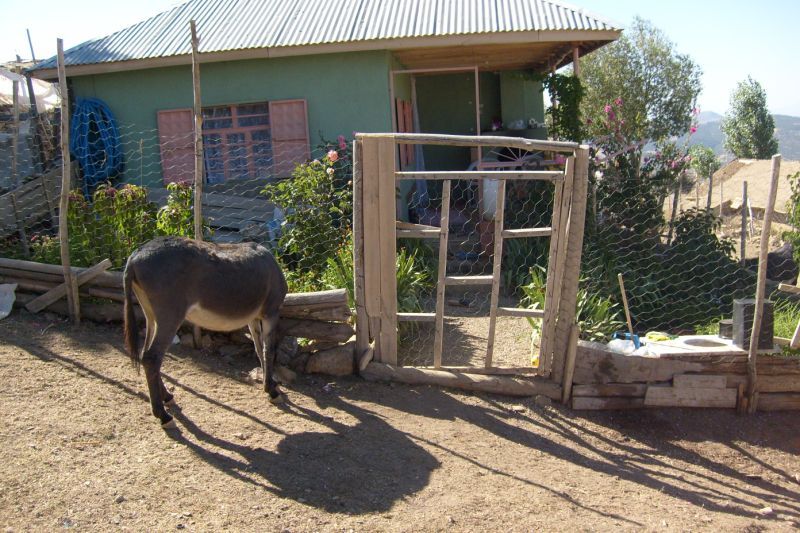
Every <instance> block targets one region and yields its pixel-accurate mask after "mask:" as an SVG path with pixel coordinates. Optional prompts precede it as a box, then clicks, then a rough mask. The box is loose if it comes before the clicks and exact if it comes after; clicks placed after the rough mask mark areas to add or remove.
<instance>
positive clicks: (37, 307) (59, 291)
mask: <svg viewBox="0 0 800 533" xmlns="http://www.w3.org/2000/svg"><path fill="white" fill-rule="evenodd" d="M109 268H111V260H110V259H103V260H102V261H100V262H99V263H97V264H96V265H94V266H93V267H91V268H88V269H86V270H84V271H83V272H81V273H80V274H78V275H77V276H76V278H75V283H76V284H77V285H78V286H80V285H83V284H84V283H86V282H87V281H89V280H91V279H93V278H95V277H96V276H98V275H99V274H100V273H102V272H105V271H106V270H108V269H109ZM66 294H67V284H66V283H62V284H60V285H58V286H56V287H55V288H53V289H50V290H49V291H47V292H46V293H44V294H42V295H41V296H39V297H38V298H36V299H35V300H32V301H30V302H28V305H26V306H25V309H27V310H28V311H30V312H31V313H38V312H39V311H41V310H42V309H44V308H45V307H47V306H48V305H50V304H52V303H53V302H55V301H57V300H60V299H61V298H63V297H64V296H66Z"/></svg>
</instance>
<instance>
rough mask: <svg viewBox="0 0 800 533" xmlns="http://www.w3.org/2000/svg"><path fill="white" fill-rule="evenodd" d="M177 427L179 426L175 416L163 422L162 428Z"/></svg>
mask: <svg viewBox="0 0 800 533" xmlns="http://www.w3.org/2000/svg"><path fill="white" fill-rule="evenodd" d="M177 427H178V424H176V423H175V419H174V418H170V419H169V420H167V421H166V422H164V423H163V424H161V429H175V428H177Z"/></svg>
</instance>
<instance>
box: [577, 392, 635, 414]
mask: <svg viewBox="0 0 800 533" xmlns="http://www.w3.org/2000/svg"><path fill="white" fill-rule="evenodd" d="M572 408H573V409H575V410H576V411H602V410H618V409H643V408H644V398H624V397H623V398H615V397H607V398H606V397H604V398H591V397H587V396H575V395H574V394H573V395H572Z"/></svg>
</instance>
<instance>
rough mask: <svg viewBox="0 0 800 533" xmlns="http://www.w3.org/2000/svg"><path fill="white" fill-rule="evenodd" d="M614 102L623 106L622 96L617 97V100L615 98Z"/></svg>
mask: <svg viewBox="0 0 800 533" xmlns="http://www.w3.org/2000/svg"><path fill="white" fill-rule="evenodd" d="M614 103H615V104H617V105H618V106H621V105H622V98H617V99H616V100H614Z"/></svg>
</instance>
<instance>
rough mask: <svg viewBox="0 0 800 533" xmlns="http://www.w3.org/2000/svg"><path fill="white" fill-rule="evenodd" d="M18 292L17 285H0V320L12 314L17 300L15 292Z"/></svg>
mask: <svg viewBox="0 0 800 533" xmlns="http://www.w3.org/2000/svg"><path fill="white" fill-rule="evenodd" d="M16 290H17V284H16V283H3V284H0V320H2V319H4V318H5V317H7V316H8V315H9V313H11V309H12V308H13V307H14V300H16V299H17V295H16V293H15V292H14V291H16Z"/></svg>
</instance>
